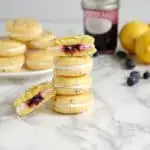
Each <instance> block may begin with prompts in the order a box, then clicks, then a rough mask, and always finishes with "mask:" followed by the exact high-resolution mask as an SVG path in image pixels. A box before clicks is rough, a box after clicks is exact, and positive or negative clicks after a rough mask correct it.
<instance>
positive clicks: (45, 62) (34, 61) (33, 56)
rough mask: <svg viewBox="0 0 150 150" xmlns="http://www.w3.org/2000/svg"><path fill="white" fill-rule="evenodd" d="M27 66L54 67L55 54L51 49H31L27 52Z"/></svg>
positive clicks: (33, 68) (31, 67) (36, 67)
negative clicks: (50, 51)
mask: <svg viewBox="0 0 150 150" xmlns="http://www.w3.org/2000/svg"><path fill="white" fill-rule="evenodd" d="M25 66H26V67H27V68H28V69H31V70H42V69H50V68H53V56H51V54H50V53H49V51H43V50H38V51H37V50H29V51H28V52H27V53H26V60H25Z"/></svg>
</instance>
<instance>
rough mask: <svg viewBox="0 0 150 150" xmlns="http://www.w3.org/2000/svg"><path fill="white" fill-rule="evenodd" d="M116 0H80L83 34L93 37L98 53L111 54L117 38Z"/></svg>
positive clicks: (117, 12) (115, 46)
mask: <svg viewBox="0 0 150 150" xmlns="http://www.w3.org/2000/svg"><path fill="white" fill-rule="evenodd" d="M118 8H119V1H118V0H82V9H83V16H84V19H83V22H84V34H87V35H91V36H93V37H94V39H95V47H96V49H97V51H98V53H99V54H113V53H115V50H116V48H117V40H118V14H119V11H118V10H119V9H118Z"/></svg>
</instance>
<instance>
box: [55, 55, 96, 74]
mask: <svg viewBox="0 0 150 150" xmlns="http://www.w3.org/2000/svg"><path fill="white" fill-rule="evenodd" d="M92 65H93V61H92V58H91V57H90V56H82V57H77V56H76V57H69V56H63V57H61V56H60V57H55V59H54V68H55V74H56V75H57V76H64V77H77V76H82V75H87V74H90V72H91V71H92Z"/></svg>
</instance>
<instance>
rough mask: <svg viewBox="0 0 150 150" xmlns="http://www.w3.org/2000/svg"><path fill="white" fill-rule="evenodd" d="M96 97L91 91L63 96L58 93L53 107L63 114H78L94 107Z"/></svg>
mask: <svg viewBox="0 0 150 150" xmlns="http://www.w3.org/2000/svg"><path fill="white" fill-rule="evenodd" d="M93 103H94V97H93V95H92V94H91V93H86V94H81V95H74V96H73V95H72V96H62V95H59V96H58V95H57V96H56V99H55V100H54V101H53V105H52V109H53V110H54V111H56V112H58V113H62V114H78V113H82V112H85V111H87V110H89V109H90V108H92V106H93Z"/></svg>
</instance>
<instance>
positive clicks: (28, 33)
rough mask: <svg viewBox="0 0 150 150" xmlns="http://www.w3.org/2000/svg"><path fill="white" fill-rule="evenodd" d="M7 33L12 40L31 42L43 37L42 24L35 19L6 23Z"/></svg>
mask: <svg viewBox="0 0 150 150" xmlns="http://www.w3.org/2000/svg"><path fill="white" fill-rule="evenodd" d="M6 31H7V32H8V34H9V36H10V37H11V38H14V39H16V40H21V41H31V40H33V39H36V38H38V37H40V36H41V34H42V31H43V29H42V27H41V24H40V23H39V22H38V21H37V20H34V19H16V20H11V21H8V22H7V23H6Z"/></svg>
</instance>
